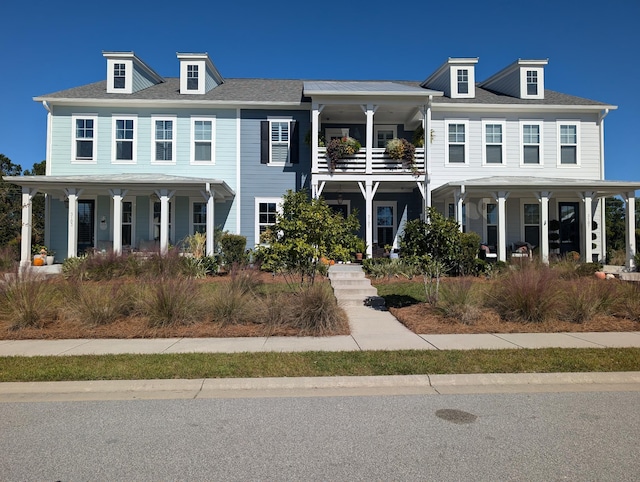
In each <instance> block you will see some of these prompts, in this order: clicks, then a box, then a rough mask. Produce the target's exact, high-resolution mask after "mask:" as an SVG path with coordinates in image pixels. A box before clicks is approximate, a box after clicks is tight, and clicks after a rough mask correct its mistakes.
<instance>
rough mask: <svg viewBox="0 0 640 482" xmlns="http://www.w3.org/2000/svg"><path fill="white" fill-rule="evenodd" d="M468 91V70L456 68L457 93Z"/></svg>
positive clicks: (466, 92)
mask: <svg viewBox="0 0 640 482" xmlns="http://www.w3.org/2000/svg"><path fill="white" fill-rule="evenodd" d="M468 93H469V70H468V69H458V94H468Z"/></svg>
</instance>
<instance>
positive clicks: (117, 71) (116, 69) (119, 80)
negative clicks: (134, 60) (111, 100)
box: [113, 64, 126, 89]
mask: <svg viewBox="0 0 640 482" xmlns="http://www.w3.org/2000/svg"><path fill="white" fill-rule="evenodd" d="M125 71H126V70H125V64H113V88H114V89H124V83H125V82H124V81H125Z"/></svg>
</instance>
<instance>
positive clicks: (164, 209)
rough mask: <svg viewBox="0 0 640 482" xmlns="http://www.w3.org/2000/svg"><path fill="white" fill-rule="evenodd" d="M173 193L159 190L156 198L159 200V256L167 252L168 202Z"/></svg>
mask: <svg viewBox="0 0 640 482" xmlns="http://www.w3.org/2000/svg"><path fill="white" fill-rule="evenodd" d="M174 194H175V191H169V190H168V189H159V190H158V191H156V196H158V198H159V199H160V254H162V255H163V256H164V255H166V254H167V253H168V252H169V200H170V199H171V198H172V197H173V195H174Z"/></svg>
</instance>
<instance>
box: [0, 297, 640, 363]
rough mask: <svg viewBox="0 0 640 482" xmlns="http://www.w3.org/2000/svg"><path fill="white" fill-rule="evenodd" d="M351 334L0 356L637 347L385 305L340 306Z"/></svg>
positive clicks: (81, 342) (633, 341)
mask: <svg viewBox="0 0 640 482" xmlns="http://www.w3.org/2000/svg"><path fill="white" fill-rule="evenodd" d="M344 309H345V311H346V312H347V315H348V317H349V324H350V326H351V335H346V336H330V337H281V336H272V337H255V338H162V339H158V338H146V339H73V340H0V356H39V355H106V354H121V353H142V354H152V353H238V352H300V351H361V350H473V349H506V348H546V347H560V348H608V347H638V348H640V331H637V332H624V333H622V332H607V333H501V334H478V335H416V334H415V333H413V332H411V331H410V330H408V329H407V328H406V327H405V326H404V325H402V324H401V323H400V322H398V321H397V320H396V319H395V318H394V317H393V316H392V315H391V314H390V313H389V312H388V311H385V310H380V309H375V308H371V307H366V306H345V308H344Z"/></svg>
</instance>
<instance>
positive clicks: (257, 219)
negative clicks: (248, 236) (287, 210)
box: [253, 197, 283, 246]
mask: <svg viewBox="0 0 640 482" xmlns="http://www.w3.org/2000/svg"><path fill="white" fill-rule="evenodd" d="M262 203H275V205H276V213H277V214H282V203H283V199H282V198H281V197H255V198H254V211H253V215H254V220H253V224H254V226H253V229H254V232H253V236H254V238H253V242H254V245H255V246H266V244H263V243H260V204H262Z"/></svg>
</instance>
